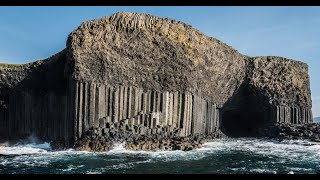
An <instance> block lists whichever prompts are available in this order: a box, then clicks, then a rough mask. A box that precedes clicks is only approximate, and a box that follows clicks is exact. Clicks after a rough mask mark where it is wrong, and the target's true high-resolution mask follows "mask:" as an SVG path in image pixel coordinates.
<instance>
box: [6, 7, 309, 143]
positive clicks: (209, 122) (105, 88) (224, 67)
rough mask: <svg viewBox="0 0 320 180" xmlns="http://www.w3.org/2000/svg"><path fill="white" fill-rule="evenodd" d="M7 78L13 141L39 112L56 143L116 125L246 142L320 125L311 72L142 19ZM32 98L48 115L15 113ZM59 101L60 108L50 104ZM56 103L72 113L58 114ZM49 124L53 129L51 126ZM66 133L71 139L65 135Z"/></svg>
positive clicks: (123, 21) (75, 39)
mask: <svg viewBox="0 0 320 180" xmlns="http://www.w3.org/2000/svg"><path fill="white" fill-rule="evenodd" d="M0 72H1V77H0V78H1V81H0V90H1V96H0V97H1V98H2V99H1V100H2V104H3V110H1V113H2V115H1V119H0V122H1V124H0V128H1V127H2V129H3V130H1V129H0V130H1V131H2V136H3V137H4V138H8V132H5V131H4V129H12V127H13V126H12V125H11V124H10V123H11V122H15V124H16V125H15V126H14V127H19V128H18V129H21V127H23V128H22V129H26V128H25V127H24V126H21V127H20V125H19V124H23V123H22V122H26V123H25V124H26V125H27V124H28V121H25V120H21V118H22V119H23V118H24V117H25V116H26V115H27V113H30V112H34V113H32V114H34V116H36V114H43V118H39V120H36V122H37V123H35V124H42V125H39V126H40V127H42V126H43V127H47V128H46V129H47V130H46V133H44V134H46V136H45V138H47V139H54V138H52V137H53V136H52V135H51V134H50V133H48V131H49V132H50V131H53V132H55V133H56V131H59V133H58V134H59V135H55V137H59V138H60V139H61V140H63V141H66V140H68V141H70V142H72V141H74V140H75V139H79V138H81V137H82V136H83V134H85V133H87V132H88V131H90V129H92V128H96V129H97V131H98V132H100V135H101V134H103V133H102V132H109V128H110V127H106V124H107V123H109V124H110V123H121V122H123V123H125V124H127V125H128V126H129V127H131V128H136V129H139V130H137V131H136V133H137V134H157V133H162V130H161V129H163V128H165V129H167V130H166V131H168V132H170V131H171V130H172V129H179V130H180V131H179V135H180V136H188V135H192V134H212V133H217V132H218V131H220V130H222V131H223V132H224V133H226V134H229V135H235V136H247V135H256V134H257V132H256V131H255V130H256V129H258V128H259V127H263V126H267V125H268V124H271V123H274V122H288V123H306V122H311V118H312V112H311V95H310V88H309V87H310V85H309V78H308V69H307V65H306V64H304V63H301V62H298V61H293V60H288V59H285V58H281V57H255V58H251V57H248V56H244V55H242V54H240V53H238V52H237V51H236V50H234V49H233V48H231V47H229V46H228V45H226V44H224V43H222V42H220V41H219V40H217V39H214V38H210V37H207V36H205V35H203V34H202V33H201V32H199V31H198V30H196V29H194V28H192V27H191V26H190V25H187V24H184V23H182V22H179V21H176V20H171V19H167V18H158V17H155V16H152V15H148V14H142V13H128V12H123V13H117V14H114V15H112V16H109V17H104V18H101V19H96V20H92V21H88V22H85V23H83V24H82V25H81V26H80V27H79V28H78V29H76V30H74V31H73V32H72V33H71V34H70V35H69V38H68V41H67V48H66V49H65V50H63V51H62V52H61V53H59V54H58V55H56V56H54V57H51V58H49V59H47V60H44V61H39V62H35V63H32V64H28V65H21V66H15V67H12V66H8V65H1V67H0ZM18 90H19V91H18ZM30 91H33V93H31V94H32V95H31V99H39V101H41V102H43V105H40V106H41V107H45V108H40V109H37V108H36V106H35V105H33V106H32V105H30V104H26V103H24V104H25V105H24V110H22V109H21V108H20V109H19V108H14V107H15V106H16V105H15V104H18V103H19V102H20V101H23V100H21V98H18V99H17V98H15V99H16V100H12V98H9V97H11V96H15V95H18V96H19V94H21V93H18V92H23V93H26V92H28V93H29V92H30ZM35 91H36V92H35ZM39 91H41V92H43V94H44V95H40V94H39ZM9 92H11V94H13V95H9V94H10V93H9ZM52 93H53V94H54V95H53V96H52V98H53V99H55V98H54V97H61V99H60V100H61V101H60V100H59V98H57V99H56V101H57V102H55V103H54V102H53V101H54V100H52V101H48V100H44V99H46V98H45V97H47V96H48V97H49V95H48V94H52ZM46 95H47V96H46ZM22 99H23V98H22ZM49 99H50V98H49ZM23 102H28V101H23ZM40 104H41V103H40ZM57 104H63V106H59V108H60V109H56V108H52V106H54V107H56V105H57ZM38 105H39V103H38ZM13 106H14V107H13ZM28 108H29V109H28ZM49 111H50V112H51V113H52V114H55V116H51V114H50V113H49ZM14 114H19V117H20V116H21V117H20V118H17V117H16V115H14ZM49 116H50V118H51V119H52V120H47V121H48V122H53V124H56V125H55V126H56V128H54V130H50V129H51V128H52V124H50V123H43V122H44V121H46V120H45V119H46V118H45V117H49ZM9 117H10V118H9ZM27 117H29V116H27ZM57 118H59V119H60V121H61V122H60V123H55V121H58V120H57ZM32 119H33V118H32ZM61 119H62V120H61ZM61 124H64V125H61ZM109 124H108V125H109ZM60 126H62V127H63V128H62V129H63V130H56V129H61V128H59V127H60ZM27 129H28V128H27ZM36 129H37V128H35V127H34V128H29V129H28V132H29V133H32V132H37V131H38V130H36ZM141 129H145V130H141ZM39 131H43V130H39ZM39 133H40V134H41V133H42V132H39ZM39 133H37V134H39ZM9 134H10V133H9ZM26 134H27V133H26ZM98 134H99V133H98ZM41 136H43V135H41ZM9 137H11V136H9ZM59 138H56V139H59Z"/></svg>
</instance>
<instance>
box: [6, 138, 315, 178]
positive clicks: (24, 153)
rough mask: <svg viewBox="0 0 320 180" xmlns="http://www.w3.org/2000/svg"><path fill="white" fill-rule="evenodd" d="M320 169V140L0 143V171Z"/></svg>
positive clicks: (292, 171) (298, 171) (297, 171)
mask: <svg viewBox="0 0 320 180" xmlns="http://www.w3.org/2000/svg"><path fill="white" fill-rule="evenodd" d="M42 173H45V174H48V173H49V174H73V173H77V174H78V173H83V174H114V173H117V174H125V173H130V174H132V173H134V174H154V173H165V174H167V173H168V174H175V173H179V174H186V173H210V174H212V173H215V174H216V173H217V174H248V173H249V174H250V173H254V174H256V173H259V174H260V173H263V174H320V143H311V142H308V141H297V140H291V141H283V142H277V141H273V140H268V139H254V138H240V139H219V140H214V141H212V142H208V143H205V144H204V146H203V148H200V149H197V150H193V151H188V152H183V151H160V152H145V151H139V152H136V151H128V150H125V149H124V148H123V144H117V145H116V146H115V147H114V149H113V150H111V151H109V152H104V153H92V152H81V151H74V150H72V149H69V150H66V151H52V150H51V148H50V144H48V143H43V144H35V143H30V144H23V145H22V144H20V145H19V144H17V145H14V146H12V147H0V174H42Z"/></svg>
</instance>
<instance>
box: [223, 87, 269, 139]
mask: <svg viewBox="0 0 320 180" xmlns="http://www.w3.org/2000/svg"><path fill="white" fill-rule="evenodd" d="M221 110H222V119H221V125H222V131H223V133H225V134H226V135H227V136H229V137H258V136H259V128H263V127H264V126H265V125H266V123H268V122H269V121H270V110H271V105H270V104H269V98H268V97H267V96H266V95H264V94H263V93H262V92H261V90H259V89H257V88H256V87H254V86H252V85H249V84H242V85H241V86H240V87H239V89H238V90H237V91H236V92H235V93H234V94H233V96H232V97H231V98H230V99H229V100H228V101H227V102H226V103H225V105H224V106H223V107H222V108H221Z"/></svg>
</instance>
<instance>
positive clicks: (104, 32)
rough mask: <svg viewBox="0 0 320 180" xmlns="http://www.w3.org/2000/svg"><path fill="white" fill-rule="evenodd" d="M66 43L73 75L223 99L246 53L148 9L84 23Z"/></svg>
mask: <svg viewBox="0 0 320 180" xmlns="http://www.w3.org/2000/svg"><path fill="white" fill-rule="evenodd" d="M67 47H68V49H70V50H71V56H72V57H73V60H74V63H75V72H74V77H75V79H76V80H82V81H91V82H95V83H102V84H109V85H123V86H134V87H141V88H143V89H145V90H155V91H162V92H164V91H169V92H190V93H192V94H197V95H200V96H202V97H204V98H206V99H208V100H210V101H213V102H215V103H221V104H222V103H224V102H225V101H226V100H227V99H228V97H230V96H231V95H232V94H233V92H234V91H235V90H236V89H237V88H238V87H239V85H240V84H241V82H242V81H243V80H244V77H245V71H244V69H245V60H244V59H245V58H246V57H245V56H243V55H241V54H240V53H238V52H237V51H236V50H234V49H232V48H231V47H229V46H227V45H226V44H224V43H222V42H220V41H218V40H216V39H213V38H209V37H207V36H205V35H203V34H202V33H201V32H199V31H198V30H196V29H194V28H192V27H191V26H190V25H186V24H184V23H182V22H178V21H175V20H171V19H162V18H158V17H155V16H151V15H147V14H140V13H126V12H125V13H117V14H114V15H112V16H110V17H104V18H102V19H98V20H93V21H89V22H86V23H83V24H82V25H81V26H80V27H79V28H78V29H77V30H75V31H73V32H72V33H71V34H70V37H69V41H68V44H67ZM217 92H219V93H217Z"/></svg>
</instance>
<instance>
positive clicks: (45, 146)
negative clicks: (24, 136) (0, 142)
mask: <svg viewBox="0 0 320 180" xmlns="http://www.w3.org/2000/svg"><path fill="white" fill-rule="evenodd" d="M49 150H51V147H50V144H49V143H42V144H36V143H31V144H17V145H14V146H4V147H0V154H2V155H21V154H39V153H47V152H48V151H49Z"/></svg>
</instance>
